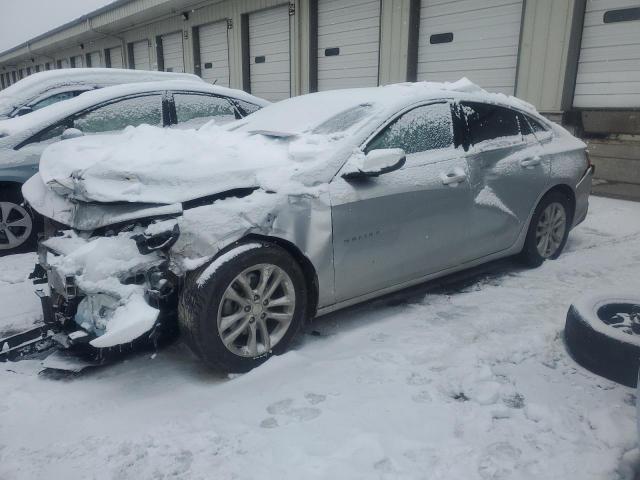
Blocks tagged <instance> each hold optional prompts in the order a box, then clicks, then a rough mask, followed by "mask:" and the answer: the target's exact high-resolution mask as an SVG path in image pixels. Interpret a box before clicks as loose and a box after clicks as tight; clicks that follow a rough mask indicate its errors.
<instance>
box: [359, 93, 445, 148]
mask: <svg viewBox="0 0 640 480" xmlns="http://www.w3.org/2000/svg"><path fill="white" fill-rule="evenodd" d="M452 147H453V126H452V122H451V108H450V107H449V104H448V103H435V104H431V105H424V106H421V107H416V108H414V109H413V110H410V111H408V112H406V113H404V114H403V115H402V116H400V117H399V118H397V119H396V120H394V121H393V122H392V123H391V124H389V125H388V126H387V127H386V128H385V129H384V130H382V131H381V132H380V133H379V134H378V135H377V136H376V137H375V138H374V139H373V140H372V141H371V142H369V145H367V148H366V153H368V152H370V151H371V150H377V149H385V148H402V149H403V150H404V151H405V153H406V154H407V155H410V154H412V153H420V152H426V151H429V150H440V149H446V148H452Z"/></svg>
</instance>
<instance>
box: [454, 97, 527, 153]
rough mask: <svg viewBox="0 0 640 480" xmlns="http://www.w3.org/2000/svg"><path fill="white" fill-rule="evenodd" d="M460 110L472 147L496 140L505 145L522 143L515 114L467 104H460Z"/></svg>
mask: <svg viewBox="0 0 640 480" xmlns="http://www.w3.org/2000/svg"><path fill="white" fill-rule="evenodd" d="M462 109H463V111H464V116H465V119H466V124H467V131H468V133H469V136H470V138H469V141H470V143H471V144H472V145H478V144H480V143H483V142H487V141H491V140H498V139H499V140H501V143H502V142H504V143H506V144H508V143H517V142H521V141H522V133H521V130H520V123H519V121H518V114H517V112H515V111H513V110H509V109H508V108H503V107H499V106H496V105H487V104H484V103H468V102H465V103H463V104H462Z"/></svg>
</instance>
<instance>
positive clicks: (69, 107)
mask: <svg viewBox="0 0 640 480" xmlns="http://www.w3.org/2000/svg"><path fill="white" fill-rule="evenodd" d="M196 78H197V77H196ZM162 90H187V91H192V92H203V93H213V94H217V95H224V96H228V97H233V98H237V99H239V100H244V101H247V102H249V103H253V104H255V105H259V106H261V107H262V106H265V105H268V104H269V102H267V101H266V100H263V99H261V98H258V97H254V96H253V95H250V94H248V93H246V92H243V91H241V90H234V89H231V88H226V87H219V86H216V85H209V84H208V83H205V82H201V81H198V82H194V81H191V80H169V81H166V80H165V81H161V82H139V83H126V84H120V85H115V86H111V87H105V88H101V89H99V90H92V91H90V92H85V93H83V94H81V95H79V96H77V97H76V98H72V99H70V100H65V101H64V102H58V103H54V104H52V105H49V106H47V107H44V108H41V109H40V110H36V111H35V112H33V113H30V114H28V115H24V116H22V117H16V118H11V119H8V120H4V121H1V122H0V135H2V134H4V135H15V134H18V133H21V132H25V131H32V130H36V129H39V128H44V127H45V126H47V125H50V124H51V123H54V122H56V121H58V120H61V119H63V118H65V117H66V116H68V115H72V114H74V113H76V112H79V111H81V110H84V109H85V108H89V107H92V106H94V105H97V104H100V103H102V102H106V101H109V100H112V99H115V98H118V97H122V96H126V95H135V94H137V93H145V92H154V91H162Z"/></svg>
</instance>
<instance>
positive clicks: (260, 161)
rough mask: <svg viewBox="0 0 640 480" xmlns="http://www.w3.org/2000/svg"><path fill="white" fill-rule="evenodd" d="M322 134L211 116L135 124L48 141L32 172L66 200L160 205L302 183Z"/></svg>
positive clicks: (323, 145) (322, 147)
mask: <svg viewBox="0 0 640 480" xmlns="http://www.w3.org/2000/svg"><path fill="white" fill-rule="evenodd" d="M328 141H329V140H327V139H325V141H320V140H319V139H317V138H299V137H286V138H282V137H277V136H269V135H265V134H264V132H263V133H260V134H258V133H248V132H237V131H230V130H228V129H226V128H223V127H220V126H217V125H215V124H214V123H210V124H208V125H205V126H204V127H202V128H201V129H200V130H179V129H175V130H174V129H167V128H157V127H151V126H148V125H143V126H140V127H136V128H133V127H129V128H127V129H126V130H125V131H124V132H123V133H121V134H117V135H94V136H87V137H82V138H78V139H74V140H70V141H64V142H59V143H55V144H53V145H51V146H50V147H48V148H47V149H46V150H45V152H44V154H43V155H42V158H41V161H40V177H41V179H42V181H43V182H44V183H45V185H47V186H48V187H49V188H50V189H51V190H53V191H54V192H55V193H57V194H58V195H61V196H63V197H65V198H67V199H71V200H77V201H81V202H101V203H113V202H129V203H148V204H164V205H168V204H174V203H179V202H185V201H188V200H192V199H197V198H201V197H203V196H207V195H214V194H217V193H220V192H225V191H228V190H233V189H237V188H253V187H258V186H262V187H264V188H266V189H271V188H273V189H276V186H280V185H282V184H283V183H287V182H291V181H294V179H295V181H296V182H301V183H305V178H304V177H305V176H304V172H305V171H306V170H307V168H308V167H309V165H310V164H312V163H314V161H317V159H318V157H321V156H322V155H321V153H323V152H325V153H326V151H327V147H328V144H327V142H328ZM310 159H311V160H310ZM313 181H314V180H312V182H313Z"/></svg>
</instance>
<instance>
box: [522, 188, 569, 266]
mask: <svg viewBox="0 0 640 480" xmlns="http://www.w3.org/2000/svg"><path fill="white" fill-rule="evenodd" d="M549 215H551V216H552V217H553V218H550V219H549V221H551V222H557V228H555V229H554V228H551V229H550V231H549V235H548V236H546V237H547V239H548V241H549V243H548V244H547V245H546V246H548V247H549V248H545V244H544V238H545V235H544V234H545V231H544V229H545V225H546V221H547V216H549ZM556 215H558V216H557V217H556ZM572 222H573V211H572V209H571V202H570V201H569V199H568V198H567V197H566V196H565V195H563V194H562V193H560V192H558V191H553V192H549V193H547V194H546V195H545V196H544V197H542V199H541V200H540V202H539V203H538V206H537V207H536V209H535V211H534V212H533V216H532V217H531V223H530V224H529V229H528V230H527V237H526V239H525V243H524V247H523V249H522V252H521V253H520V260H521V261H522V262H523V263H524V264H525V265H528V266H530V267H539V266H540V265H542V262H544V261H545V260H547V259H549V260H555V259H556V258H558V257H559V256H560V254H561V253H562V250H563V249H564V246H565V245H566V243H567V237H568V236H569V230H570V229H571V224H572ZM551 226H553V225H551ZM541 239H542V240H543V241H542V245H541V241H540V240H541ZM551 243H552V244H551Z"/></svg>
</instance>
